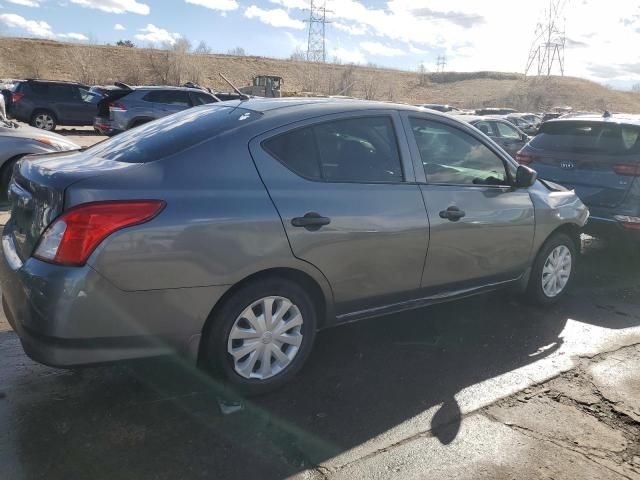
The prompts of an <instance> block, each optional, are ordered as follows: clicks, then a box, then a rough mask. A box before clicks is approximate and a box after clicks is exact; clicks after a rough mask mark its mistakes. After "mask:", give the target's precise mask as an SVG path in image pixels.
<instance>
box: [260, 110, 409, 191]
mask: <svg viewBox="0 0 640 480" xmlns="http://www.w3.org/2000/svg"><path fill="white" fill-rule="evenodd" d="M263 147H264V149H265V150H267V151H268V152H269V153H270V154H271V155H273V156H274V157H275V158H277V159H278V160H279V161H280V162H281V163H283V164H284V165H285V166H287V167H288V168H289V169H291V170H293V171H294V172H295V173H297V174H299V175H301V176H303V177H306V178H309V179H312V180H324V181H327V182H362V183H375V182H385V183H386V182H401V181H402V180H403V178H404V177H403V174H402V167H401V163H400V154H399V151H398V143H397V139H396V134H395V130H394V128H393V122H392V120H391V118H390V117H387V116H377V117H364V118H353V119H346V120H335V121H331V122H325V123H320V124H317V125H313V126H309V127H305V128H300V129H296V130H293V131H291V132H287V133H284V134H282V135H278V136H277V137H275V138H272V139H269V140H267V141H266V142H264V143H263Z"/></svg>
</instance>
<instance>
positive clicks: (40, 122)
mask: <svg viewBox="0 0 640 480" xmlns="http://www.w3.org/2000/svg"><path fill="white" fill-rule="evenodd" d="M30 123H31V126H32V127H36V128H39V129H40V130H46V131H47V132H53V131H54V130H55V129H56V126H57V122H56V117H55V116H54V115H53V113H51V112H49V111H47V110H38V111H36V112H34V114H33V116H32V117H31V122H30Z"/></svg>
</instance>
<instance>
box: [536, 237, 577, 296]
mask: <svg viewBox="0 0 640 480" xmlns="http://www.w3.org/2000/svg"><path fill="white" fill-rule="evenodd" d="M576 254H577V249H576V245H575V243H574V241H573V240H572V239H571V237H570V236H568V235H566V234H564V233H555V234H553V235H552V236H551V237H549V239H548V240H547V241H546V243H545V244H544V245H543V247H542V248H541V249H540V252H539V253H538V256H537V257H536V260H535V262H534V264H533V267H532V269H531V277H530V278H529V285H528V286H527V292H526V297H527V299H528V300H529V301H531V302H532V303H537V304H540V305H549V304H552V303H556V302H558V301H559V300H560V299H561V298H562V297H564V295H565V294H566V293H567V290H568V288H569V287H570V285H571V282H572V280H573V277H574V273H575V267H576V260H577V255H576Z"/></svg>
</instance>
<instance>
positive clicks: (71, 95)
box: [47, 83, 97, 125]
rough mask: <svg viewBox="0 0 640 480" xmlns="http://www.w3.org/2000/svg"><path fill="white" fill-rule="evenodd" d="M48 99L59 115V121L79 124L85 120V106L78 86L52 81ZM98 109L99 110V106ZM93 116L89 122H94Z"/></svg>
mask: <svg viewBox="0 0 640 480" xmlns="http://www.w3.org/2000/svg"><path fill="white" fill-rule="evenodd" d="M47 100H48V102H49V103H50V104H51V107H52V109H53V111H54V113H55V114H56V116H57V117H58V122H59V123H62V124H71V125H74V124H79V123H82V122H83V119H84V116H85V115H84V112H85V107H84V105H83V102H82V98H80V91H79V89H78V87H77V86H75V85H69V84H63V83H52V84H50V85H49V88H48V93H47ZM95 108H96V111H97V107H95ZM94 116H95V113H94V115H93V116H91V120H90V121H89V122H88V123H89V124H90V123H92V122H93V117H94Z"/></svg>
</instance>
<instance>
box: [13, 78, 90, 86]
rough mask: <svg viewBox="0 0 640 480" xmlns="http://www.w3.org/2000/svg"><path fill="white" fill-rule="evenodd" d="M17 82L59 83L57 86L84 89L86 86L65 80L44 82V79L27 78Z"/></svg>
mask: <svg viewBox="0 0 640 480" xmlns="http://www.w3.org/2000/svg"><path fill="white" fill-rule="evenodd" d="M19 82H26V83H59V84H62V85H80V86H82V87H86V86H87V85H85V84H84V83H80V82H72V81H67V80H45V79H40V78H28V79H26V80H19Z"/></svg>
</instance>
